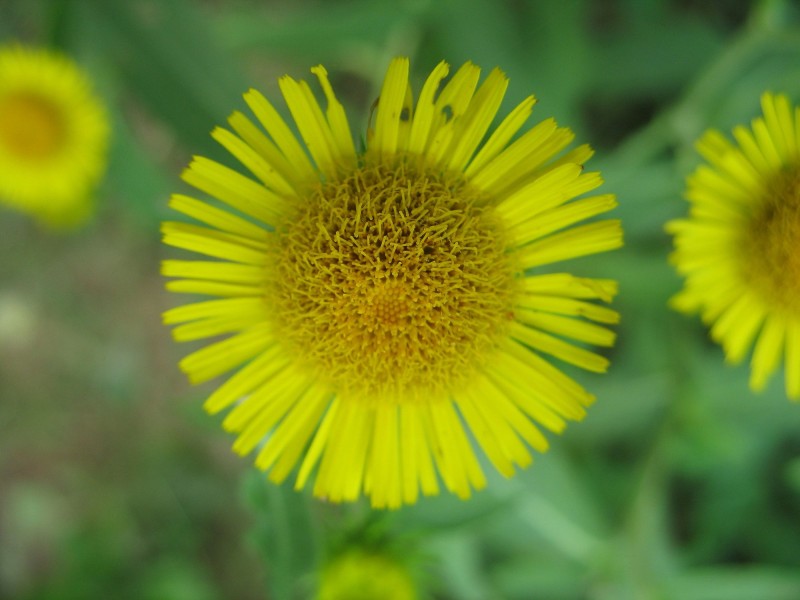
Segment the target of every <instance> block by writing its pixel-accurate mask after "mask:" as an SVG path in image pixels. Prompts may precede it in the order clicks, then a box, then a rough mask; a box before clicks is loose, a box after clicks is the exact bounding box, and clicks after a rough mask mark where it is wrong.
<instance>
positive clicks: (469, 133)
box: [163, 58, 622, 508]
mask: <svg viewBox="0 0 800 600" xmlns="http://www.w3.org/2000/svg"><path fill="white" fill-rule="evenodd" d="M408 71H409V64H408V60H407V59H404V58H398V59H395V60H393V61H392V63H391V65H390V67H389V69H388V72H387V74H386V77H385V80H384V83H383V87H382V90H381V93H380V99H379V103H378V105H377V108H376V113H375V123H374V131H371V132H370V133H369V135H368V139H367V148H366V150H365V151H364V152H363V153H359V152H357V151H356V149H355V146H354V144H353V138H352V137H351V133H350V126H349V125H348V121H347V118H346V117H345V113H344V109H343V108H342V105H341V104H340V103H339V102H338V101H337V99H336V96H335V95H334V93H333V90H332V89H331V85H330V83H329V82H328V77H327V73H326V72H325V70H324V69H323V68H322V67H321V66H318V67H315V68H314V69H312V72H313V73H314V74H316V76H317V77H318V78H319V82H320V84H321V86H322V90H323V92H324V94H325V97H326V99H327V108H326V110H325V111H323V110H322V108H321V107H320V105H319V104H318V103H317V100H315V98H314V96H313V94H312V92H311V88H310V87H309V86H308V84H307V83H306V82H304V81H295V80H294V79H291V78H290V77H288V76H287V77H283V78H281V80H280V88H281V91H282V92H283V96H284V98H285V99H286V103H287V105H288V108H289V111H290V112H291V114H292V117H293V118H294V121H295V124H296V126H297V129H298V131H299V132H300V135H301V137H302V139H303V141H304V145H305V149H304V148H303V146H302V145H301V144H300V143H299V142H298V140H297V139H296V138H295V136H294V134H293V133H292V132H291V130H290V129H289V127H288V126H287V124H286V123H285V122H284V121H283V119H282V118H281V117H280V116H279V115H278V113H277V112H276V110H275V109H274V108H273V106H272V105H271V104H270V103H269V102H268V101H267V100H266V99H265V98H264V97H263V96H262V95H261V94H259V93H258V92H256V91H255V90H251V91H249V92H248V93H247V94H245V100H246V102H247V104H248V105H249V107H250V109H251V110H252V111H253V113H254V114H255V116H256V118H257V119H258V121H259V122H260V124H261V125H262V126H263V127H264V129H265V130H266V133H267V134H268V135H265V134H264V132H262V131H261V130H260V129H258V128H257V127H256V125H254V124H253V122H252V121H250V120H249V119H248V118H246V117H245V116H244V115H242V114H241V113H239V112H235V113H233V115H232V116H231V117H230V119H229V124H230V126H231V128H232V129H233V132H231V131H229V130H226V129H222V128H218V129H216V130H215V131H214V132H213V133H212V135H213V137H214V138H215V139H216V140H217V141H218V142H220V143H221V144H222V145H223V146H224V147H225V148H226V149H227V150H228V151H230V152H231V154H233V155H234V156H235V157H236V158H237V159H238V160H239V161H240V162H241V163H242V164H243V165H244V166H245V167H246V168H247V169H248V170H249V171H250V172H251V173H252V174H253V175H254V176H255V177H256V178H257V180H253V179H251V178H250V177H245V176H244V175H241V174H239V173H238V172H236V171H234V170H232V169H229V168H227V167H224V166H222V165H220V164H218V163H215V162H212V161H210V160H208V159H205V158H195V159H194V162H192V164H191V165H190V166H189V168H188V169H187V170H186V171H185V172H184V174H183V178H184V180H185V181H186V182H188V183H189V184H191V185H192V186H194V187H196V188H198V189H199V190H201V191H203V192H206V193H208V194H210V195H211V196H214V197H215V198H217V199H218V200H219V201H220V202H222V203H223V204H226V205H228V209H221V208H218V207H214V206H212V205H211V204H209V203H208V202H205V201H200V200H196V199H193V198H190V197H187V196H184V195H175V196H173V198H172V199H171V202H170V205H171V206H172V207H173V208H174V209H176V210H178V211H180V212H182V213H184V214H186V215H188V216H190V217H192V218H194V219H196V220H198V221H200V222H201V223H204V225H195V224H185V223H165V224H164V226H163V232H164V241H165V243H167V244H170V245H172V246H176V247H178V248H183V249H186V250H189V251H191V252H196V253H200V254H204V255H206V256H209V257H212V258H214V259H216V260H213V261H185V260H167V261H165V262H164V264H163V273H164V274H165V275H166V276H169V277H177V278H179V279H177V280H174V281H170V282H169V283H168V284H167V288H168V289H169V290H172V291H174V292H183V293H194V294H206V295H210V296H218V297H221V298H222V299H217V300H209V301H206V302H201V303H197V304H189V305H186V306H181V307H178V308H174V309H172V310H169V311H168V312H166V313H165V315H164V320H165V322H166V323H168V324H180V325H179V326H178V327H176V328H175V330H174V335H175V338H176V339H177V340H181V341H186V340H196V339H201V338H208V337H211V336H217V335H219V334H225V333H235V335H233V336H232V337H230V338H228V339H226V340H223V341H217V342H214V343H213V344H211V345H209V346H208V347H206V348H203V349H201V350H198V351H196V352H194V353H193V354H191V355H190V356H188V357H186V358H185V359H184V360H183V361H182V362H181V367H182V369H183V370H184V371H186V373H187V374H188V375H189V378H190V379H191V380H192V381H193V382H195V383H200V382H203V381H207V380H210V379H212V378H214V377H217V376H218V375H221V374H223V373H226V372H228V371H231V370H233V369H237V368H239V367H240V366H241V365H243V364H244V363H248V364H247V365H246V366H244V367H242V368H241V369H240V370H239V371H238V373H236V374H235V375H233V376H232V377H231V378H230V379H229V380H228V381H226V382H225V383H224V384H222V385H221V386H220V387H219V388H218V389H217V390H216V391H215V392H214V393H212V394H211V396H210V397H209V398H208V400H207V402H206V404H205V407H206V409H207V410H208V411H209V412H212V413H216V412H218V411H221V410H223V409H226V408H230V407H233V408H232V410H230V412H229V413H228V414H227V415H226V417H225V420H224V421H223V426H224V427H225V428H226V429H227V430H228V431H231V432H235V433H237V434H238V439H237V440H236V442H235V443H234V450H235V451H236V452H238V453H240V454H242V455H245V454H248V453H250V452H251V451H253V450H255V449H256V448H258V451H257V457H256V460H255V462H256V465H257V466H258V467H259V468H261V469H264V470H269V471H270V475H269V477H270V479H272V480H273V481H275V482H280V481H282V480H284V479H285V478H286V477H287V476H288V475H289V474H290V472H291V471H292V470H293V469H294V467H295V466H296V464H297V463H298V462H300V467H299V473H298V475H297V478H296V484H295V485H296V487H297V488H298V489H299V488H302V487H303V486H304V485H305V483H306V481H307V480H308V479H309V477H310V476H311V474H312V472H313V471H315V469H316V478H315V482H314V494H315V495H316V496H318V497H321V498H326V499H328V500H329V501H332V502H340V501H350V500H355V499H357V498H358V497H359V496H360V495H361V494H362V493H364V494H366V495H368V496H369V497H370V498H371V501H372V505H373V506H374V507H392V508H394V507H398V506H400V505H401V504H403V503H413V502H415V501H416V500H417V497H418V494H419V491H420V489H421V491H422V493H423V494H425V495H432V494H437V493H438V492H439V481H438V479H437V475H436V473H437V471H438V474H439V476H440V477H441V479H442V481H443V483H444V486H445V487H446V489H447V490H449V491H451V492H453V493H455V494H457V495H458V496H460V497H462V498H467V497H469V495H470V493H471V489H473V488H475V489H478V488H482V487H483V486H484V485H485V478H484V474H483V471H482V469H481V466H480V464H479V462H478V460H477V458H476V455H475V453H474V451H473V448H472V443H471V441H470V437H469V436H468V435H467V433H466V429H467V428H468V429H469V430H470V431H471V432H472V435H473V436H474V439H475V441H476V442H477V443H478V445H479V446H481V447H482V448H483V450H484V451H485V453H486V454H487V456H488V458H489V460H490V461H491V462H492V464H493V465H494V466H495V467H496V468H497V469H498V470H499V471H500V472H501V473H502V474H503V475H506V476H511V475H512V474H513V473H514V465H517V466H519V467H525V466H527V465H528V464H529V463H530V462H531V460H532V458H531V455H530V453H529V450H528V448H527V447H526V445H525V443H527V444H528V445H529V446H530V447H532V448H534V449H536V450H539V451H544V450H546V449H547V440H546V439H545V437H544V435H543V434H542V433H541V432H540V430H539V428H538V426H537V425H541V426H542V427H544V428H545V429H548V430H550V431H554V432H560V431H562V430H563V428H564V427H565V422H566V421H567V420H578V419H581V418H582V417H583V416H584V414H585V407H586V406H588V405H589V404H590V403H591V402H592V400H593V396H591V395H590V394H589V393H587V392H586V391H585V390H584V389H583V388H581V387H580V386H579V385H578V384H577V383H575V382H574V381H573V380H572V379H570V378H569V377H567V376H566V375H564V374H563V373H562V372H561V371H559V370H558V369H557V368H556V367H554V366H552V365H551V364H550V363H549V362H547V361H546V360H545V359H544V358H542V356H541V355H542V354H546V355H551V356H554V357H556V358H558V359H561V360H563V361H565V362H568V363H572V364H574V365H577V366H579V367H582V368H584V369H588V370H590V371H596V372H602V371H605V370H606V367H607V364H608V361H607V360H606V359H605V358H603V357H602V356H599V355H597V354H595V353H593V352H591V351H589V350H587V349H585V348H583V347H579V346H576V345H573V344H572V343H570V342H569V341H567V340H565V339H563V338H567V339H571V340H578V341H579V342H582V343H589V344H598V345H603V346H610V345H611V344H612V343H613V340H614V334H613V333H612V332H611V331H610V330H608V329H606V328H605V327H603V326H600V325H596V324H593V323H589V322H587V321H586V320H584V319H589V320H592V321H597V322H600V323H615V322H617V320H618V316H617V314H616V313H615V312H614V311H612V310H610V309H608V308H605V307H602V306H598V305H596V304H594V303H592V302H590V301H589V300H592V299H601V300H604V301H609V300H610V299H611V298H612V296H613V295H614V293H615V292H616V284H615V283H614V282H612V281H608V280H600V279H585V278H578V277H574V276H572V275H570V274H567V273H552V272H548V273H546V274H545V273H541V274H536V275H530V274H529V270H531V269H534V268H535V267H540V266H543V265H550V264H552V263H556V262H559V261H562V260H565V259H569V258H574V257H577V256H583V255H587V254H592V253H596V252H602V251H604V250H610V249H612V248H616V247H618V246H620V245H621V243H622V241H621V228H620V225H619V222H617V221H600V222H595V223H591V224H586V225H582V226H579V227H574V228H571V226H572V225H573V224H575V223H577V222H579V221H582V220H585V219H588V218H590V217H593V216H595V215H597V214H600V213H603V212H605V211H607V210H609V209H611V208H612V207H614V206H615V200H614V197H613V196H611V195H608V194H606V195H601V196H594V197H590V198H584V199H579V200H576V198H577V197H578V196H580V195H582V194H584V193H585V192H588V191H590V190H592V189H594V188H596V187H597V186H598V185H600V183H601V179H600V176H599V174H598V173H585V172H584V171H583V163H584V162H585V161H586V160H587V159H588V158H589V156H590V155H591V154H592V151H591V150H590V149H589V148H588V147H587V146H580V147H578V148H576V149H574V150H572V151H571V152H568V153H566V154H563V156H561V157H560V158H558V159H556V158H555V156H556V155H558V154H559V153H561V151H562V150H563V149H564V148H565V147H566V146H567V145H568V144H569V143H570V142H571V140H572V138H573V134H572V133H571V132H570V131H569V130H568V129H563V128H559V127H557V126H556V123H555V122H554V121H553V120H552V119H547V120H545V121H543V122H542V123H540V124H538V125H536V126H535V127H534V128H532V129H531V130H530V131H528V132H527V133H525V134H523V135H521V136H520V137H519V138H518V139H516V141H513V142H512V141H511V140H512V138H513V137H514V136H515V134H516V133H517V132H518V131H519V130H520V128H521V127H522V125H523V124H524V123H525V121H526V120H527V119H528V117H529V115H530V113H531V109H532V107H533V104H534V99H533V98H532V97H530V98H528V99H526V100H524V101H523V102H522V103H521V104H520V105H519V106H517V107H516V108H515V109H514V110H513V111H512V112H511V113H510V114H509V115H508V116H507V117H506V118H505V119H504V120H503V121H502V122H501V123H500V125H499V126H498V127H497V128H496V129H495V130H494V131H493V132H492V133H491V134H489V135H488V139H486V140H485V141H484V142H483V144H481V142H482V141H483V140H484V138H485V137H486V136H487V134H488V132H489V130H490V126H491V123H492V121H493V120H494V118H495V115H496V112H497V110H498V107H499V106H500V102H501V100H502V98H503V95H504V93H505V90H506V87H507V84H508V80H507V78H506V77H505V76H504V75H503V73H502V72H501V71H499V70H497V69H495V70H494V71H492V72H491V73H490V74H489V76H488V77H487V78H486V80H485V81H484V82H483V84H482V85H481V86H479V87H478V79H479V74H480V71H479V69H478V68H477V67H476V66H474V65H473V64H471V63H467V64H465V65H464V66H463V67H461V68H460V69H459V70H458V71H457V72H456V73H455V75H454V76H453V77H452V78H451V79H450V80H449V81H448V82H447V84H446V85H444V86H443V87H441V90H440V91H438V90H439V88H440V85H441V83H442V80H443V79H444V78H445V76H446V75H447V73H448V66H447V64H445V63H444V62H443V63H440V64H439V65H438V66H437V67H436V68H435V69H434V70H433V72H432V73H431V75H430V76H429V77H428V79H427V81H426V82H425V85H424V86H423V87H422V90H421V92H420V94H419V97H418V98H416V102H415V99H414V95H413V94H412V92H411V87H410V85H409V82H408ZM306 150H307V152H308V153H307V152H306ZM309 154H310V158H309ZM229 209H233V210H234V211H236V212H238V213H240V215H241V216H239V215H235V214H233V212H232V210H229ZM465 426H466V427H465Z"/></svg>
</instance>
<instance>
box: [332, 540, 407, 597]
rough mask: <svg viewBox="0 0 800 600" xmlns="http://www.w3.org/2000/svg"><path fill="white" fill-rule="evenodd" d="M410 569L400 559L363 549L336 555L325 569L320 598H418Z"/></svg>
mask: <svg viewBox="0 0 800 600" xmlns="http://www.w3.org/2000/svg"><path fill="white" fill-rule="evenodd" d="M416 598H417V592H416V587H415V584H414V580H413V577H412V576H411V573H410V572H409V570H408V569H407V568H406V567H405V566H404V565H402V564H401V563H399V562H398V561H397V560H394V559H392V558H389V557H387V556H384V555H382V554H375V553H369V552H366V551H361V550H354V551H349V552H347V553H345V554H342V555H341V556H337V557H336V558H334V559H333V560H332V561H331V562H330V563H329V564H328V565H327V566H326V567H325V568H324V569H323V571H322V575H321V577H320V586H319V596H317V600H378V599H380V600H415V599H416Z"/></svg>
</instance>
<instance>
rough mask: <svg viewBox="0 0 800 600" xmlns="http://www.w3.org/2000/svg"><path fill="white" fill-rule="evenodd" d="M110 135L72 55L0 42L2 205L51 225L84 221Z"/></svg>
mask: <svg viewBox="0 0 800 600" xmlns="http://www.w3.org/2000/svg"><path fill="white" fill-rule="evenodd" d="M108 135H109V125H108V118H107V115H106V112H105V110H104V108H103V106H102V104H101V103H100V101H99V100H98V99H97V98H96V97H95V95H94V94H93V92H92V90H91V87H90V83H89V81H88V79H87V77H86V75H85V74H84V73H83V72H82V71H81V70H80V69H79V68H78V67H77V65H75V63H74V62H73V61H72V60H70V59H69V58H67V57H65V56H62V55H59V54H56V53H53V52H50V51H47V50H39V49H30V48H25V47H23V46H19V45H12V46H6V47H0V203H3V204H5V205H7V206H9V207H11V208H14V209H16V210H19V211H22V212H25V213H28V214H30V215H33V216H34V217H36V218H38V219H39V220H41V221H42V222H43V223H45V224H47V225H50V226H56V227H60V226H69V225H74V224H76V223H78V222H80V221H82V220H83V219H84V218H86V217H87V216H88V214H89V213H90V211H91V193H92V191H93V188H94V186H95V185H96V184H97V181H98V180H99V178H100V176H101V175H102V173H103V171H104V169H105V163H106V150H107V145H108Z"/></svg>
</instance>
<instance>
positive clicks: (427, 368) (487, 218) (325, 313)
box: [271, 165, 515, 403]
mask: <svg viewBox="0 0 800 600" xmlns="http://www.w3.org/2000/svg"><path fill="white" fill-rule="evenodd" d="M488 208H489V207H488V205H487V200H486V198H485V197H483V196H481V195H480V194H479V193H477V192H476V191H474V190H472V189H471V188H469V187H468V186H466V185H465V184H464V183H463V182H460V181H457V180H453V179H449V178H447V177H444V176H442V175H440V174H432V173H426V172H418V171H415V170H413V169H411V168H410V167H408V166H404V165H400V166H397V167H389V166H386V165H379V166H374V167H363V168H359V169H358V170H356V171H355V172H354V173H352V174H350V175H348V176H346V177H344V178H341V179H339V180H336V181H331V182H329V183H325V184H322V185H321V186H320V187H318V188H317V189H316V190H314V191H313V192H312V193H311V194H310V195H309V196H308V198H307V199H305V201H304V202H302V203H300V206H299V207H298V208H297V210H296V212H294V213H292V214H290V215H287V218H286V220H285V221H284V222H283V223H281V224H280V225H279V226H278V227H277V228H276V232H275V236H273V246H272V251H273V252H272V258H273V260H274V269H275V270H274V274H275V278H274V280H273V281H271V284H272V285H274V286H275V290H274V291H275V294H274V297H275V302H276V304H275V311H274V315H275V318H276V326H277V327H278V329H279V331H280V333H281V335H282V338H283V339H285V340H286V341H287V343H288V344H289V345H290V346H291V347H293V349H294V351H295V353H296V354H297V356H298V357H301V359H305V360H306V361H307V363H308V365H309V366H311V367H312V368H313V369H314V371H315V374H316V375H317V376H318V377H321V378H323V379H325V380H327V381H328V382H329V383H330V384H331V385H333V386H334V388H335V389H336V390H337V391H338V392H340V393H341V392H345V393H348V394H350V395H353V396H356V397H359V398H362V399H363V400H365V401H367V402H375V401H377V402H392V403H401V402H415V401H426V402H427V401H433V400H436V399H443V398H446V394H447V390H448V389H452V388H453V387H454V386H456V385H458V384H459V383H461V382H462V377H463V375H462V374H464V373H467V372H469V371H470V370H471V369H474V368H475V366H476V365H478V364H480V361H481V359H482V358H483V357H484V356H485V353H486V351H487V350H488V349H489V348H491V347H492V346H493V344H494V343H495V342H496V340H497V336H498V335H500V334H501V333H502V331H503V326H504V323H506V322H508V318H509V314H510V310H511V296H512V291H513V285H514V281H515V279H514V269H513V265H512V264H511V261H510V259H509V257H508V256H507V255H506V253H505V243H504V234H503V230H502V227H501V225H500V223H498V222H497V221H496V220H495V219H494V217H493V216H492V215H491V211H490V210H488Z"/></svg>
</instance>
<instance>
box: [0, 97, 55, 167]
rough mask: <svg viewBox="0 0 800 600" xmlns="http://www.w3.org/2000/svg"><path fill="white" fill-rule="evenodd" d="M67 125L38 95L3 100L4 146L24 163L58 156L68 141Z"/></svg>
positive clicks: (0, 138) (0, 127) (0, 137)
mask: <svg viewBox="0 0 800 600" xmlns="http://www.w3.org/2000/svg"><path fill="white" fill-rule="evenodd" d="M64 133H65V132H64V124H63V120H62V118H61V115H60V114H59V111H58V110H57V109H56V107H54V106H52V104H51V103H49V102H48V101H47V100H45V99H43V98H40V97H38V96H36V95H34V94H27V93H24V94H15V95H12V96H8V97H6V98H3V99H0V145H1V146H3V147H4V148H5V149H6V151H7V152H8V153H9V154H11V155H12V156H15V157H17V158H19V159H22V160H28V161H36V160H41V159H46V158H49V157H51V156H53V154H55V153H56V152H57V151H58V149H59V148H60V147H61V145H62V143H63V141H64Z"/></svg>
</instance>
